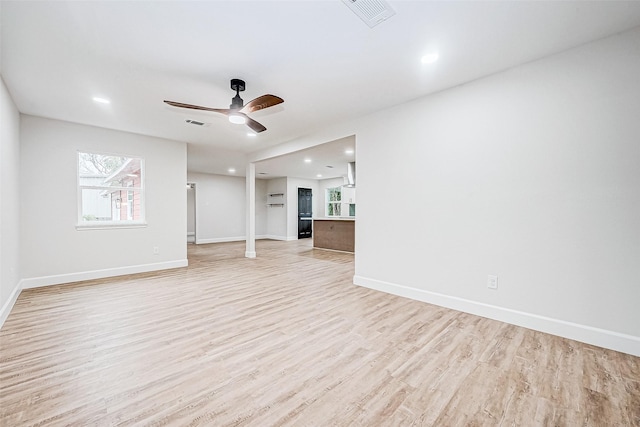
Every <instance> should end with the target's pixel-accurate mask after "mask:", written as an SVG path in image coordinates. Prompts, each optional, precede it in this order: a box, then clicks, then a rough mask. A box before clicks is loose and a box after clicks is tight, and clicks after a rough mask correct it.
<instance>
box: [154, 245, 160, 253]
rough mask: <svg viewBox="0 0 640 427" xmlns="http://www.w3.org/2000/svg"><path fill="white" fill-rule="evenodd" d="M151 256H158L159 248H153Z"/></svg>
mask: <svg viewBox="0 0 640 427" xmlns="http://www.w3.org/2000/svg"><path fill="white" fill-rule="evenodd" d="M153 254H154V255H159V254H160V248H158V247H157V246H154V247H153Z"/></svg>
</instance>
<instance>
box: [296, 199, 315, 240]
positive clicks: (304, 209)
mask: <svg viewBox="0 0 640 427" xmlns="http://www.w3.org/2000/svg"><path fill="white" fill-rule="evenodd" d="M312 196H313V194H312V193H311V189H310V188H298V239H306V238H309V237H311V226H312V223H313V221H312V220H311V215H312V212H313V197H312Z"/></svg>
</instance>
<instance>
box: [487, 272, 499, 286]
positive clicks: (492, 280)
mask: <svg viewBox="0 0 640 427" xmlns="http://www.w3.org/2000/svg"><path fill="white" fill-rule="evenodd" d="M487 288H489V289H498V276H492V275H491V274H490V275H489V276H487Z"/></svg>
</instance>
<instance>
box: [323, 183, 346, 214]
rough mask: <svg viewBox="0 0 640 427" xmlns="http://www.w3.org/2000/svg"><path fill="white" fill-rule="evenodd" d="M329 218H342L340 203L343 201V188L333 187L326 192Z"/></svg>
mask: <svg viewBox="0 0 640 427" xmlns="http://www.w3.org/2000/svg"><path fill="white" fill-rule="evenodd" d="M325 200H326V213H327V216H340V215H341V212H340V203H341V201H342V187H332V188H327V190H326V197H325Z"/></svg>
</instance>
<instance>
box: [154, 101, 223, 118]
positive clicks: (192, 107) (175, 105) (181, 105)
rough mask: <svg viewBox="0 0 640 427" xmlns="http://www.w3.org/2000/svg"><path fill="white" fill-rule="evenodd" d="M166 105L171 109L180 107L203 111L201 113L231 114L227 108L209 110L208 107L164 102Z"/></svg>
mask: <svg viewBox="0 0 640 427" xmlns="http://www.w3.org/2000/svg"><path fill="white" fill-rule="evenodd" d="M164 102H165V103H166V104H169V105H171V106H173V107H180V108H190V109H192V110H203V111H213V112H215V113H222V114H227V115H228V114H229V112H231V110H230V109H228V108H209V107H201V106H199V105H192V104H183V103H182V102H175V101H164Z"/></svg>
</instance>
